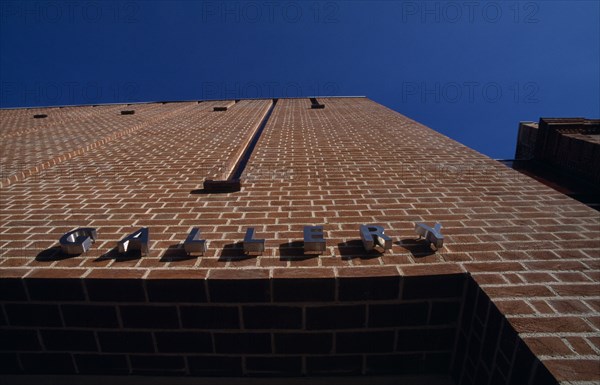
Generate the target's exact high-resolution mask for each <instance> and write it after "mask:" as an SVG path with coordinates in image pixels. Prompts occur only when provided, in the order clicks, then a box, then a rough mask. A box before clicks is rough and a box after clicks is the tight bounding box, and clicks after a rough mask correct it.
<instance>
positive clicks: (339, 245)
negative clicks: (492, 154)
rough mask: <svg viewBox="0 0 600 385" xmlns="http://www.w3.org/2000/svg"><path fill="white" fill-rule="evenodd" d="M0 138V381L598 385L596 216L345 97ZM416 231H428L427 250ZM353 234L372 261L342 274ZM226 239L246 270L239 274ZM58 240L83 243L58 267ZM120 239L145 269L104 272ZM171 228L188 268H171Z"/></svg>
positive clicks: (32, 123)
mask: <svg viewBox="0 0 600 385" xmlns="http://www.w3.org/2000/svg"><path fill="white" fill-rule="evenodd" d="M319 107H324V108H319ZM0 125H1V130H0V135H1V138H2V140H1V149H2V153H1V157H2V158H1V159H2V161H1V165H2V170H1V171H2V175H1V181H0V183H1V190H0V191H1V197H0V205H1V206H0V209H1V211H0V217H1V221H0V304H1V307H0V372H1V373H2V374H1V377H0V380H2V382H6V383H11V382H12V383H18V382H19V381H21V383H22V381H23V379H24V378H25V379H27V380H28V381H30V382H35V381H36V380H39V381H41V380H40V379H44V378H46V379H47V378H48V377H47V376H49V375H56V376H61V377H58V378H59V379H62V380H63V381H66V380H67V379H69V378H70V377H68V376H72V375H77V376H78V377H77V379H78V380H77V381H79V382H84V381H87V382H88V383H105V381H106V380H105V379H104V378H105V377H104V376H107V375H111V376H115V375H116V376H130V377H127V381H129V382H133V381H134V380H135V378H136V377H131V376H132V375H142V376H145V375H153V376H169V377H168V380H166V381H165V383H177V381H184V380H185V378H186V377H189V376H195V377H197V378H199V379H200V378H206V377H207V378H214V377H215V376H227V377H237V378H238V380H237V381H239V382H238V383H247V382H252V381H251V379H252V378H255V377H260V378H261V379H262V378H263V377H282V376H285V377H288V376H292V377H295V378H294V381H299V382H301V381H302V379H306V380H305V382H304V383H313V382H314V381H316V380H312V378H320V377H324V378H325V380H323V383H348V381H349V380H348V379H347V378H346V376H352V381H355V382H357V383H358V382H359V381H363V382H364V383H378V382H377V381H380V382H381V381H387V380H389V379H393V380H394V382H395V383H405V384H413V383H415V384H416V383H426V384H476V385H480V384H523V385H526V384H536V385H537V384H554V383H561V384H567V383H568V384H571V383H573V384H597V383H598V381H600V361H599V359H600V284H599V282H600V252H599V251H600V230H599V226H600V220H599V216H598V212H597V211H595V210H593V209H591V208H589V207H587V206H585V205H584V204H581V203H579V202H577V201H575V200H573V199H572V198H570V197H568V196H566V195H564V194H561V193H560V192H557V191H556V190H553V189H551V188H549V187H547V186H545V185H544V184H542V183H539V182H537V181H535V180H533V179H531V178H529V177H527V176H524V175H522V174H520V173H518V172H516V171H514V170H512V169H510V168H507V167H505V166H504V165H502V164H500V163H498V162H496V161H494V160H491V159H489V158H487V157H485V156H483V155H481V154H479V153H477V152H476V151H473V150H471V149H469V148H467V147H465V146H463V145H461V144H459V143H456V142H455V141H453V140H451V139H449V138H447V137H445V136H443V135H441V134H439V133H437V132H435V131H433V130H431V129H429V128H427V127H425V126H423V125H421V124H419V123H417V122H414V121H412V120H410V119H408V118H406V117H404V116H402V115H400V114H398V113H396V112H394V111H391V110H389V109H387V108H385V107H383V106H381V105H379V104H377V103H375V102H373V101H371V100H369V99H367V98H323V99H319V100H318V101H317V100H313V101H310V100H309V99H280V100H277V101H272V100H242V101H237V102H236V101H202V102H196V101H194V102H177V103H175V102H173V103H148V104H135V105H103V106H82V107H57V108H39V109H37V108H36V109H13V110H1V111H0ZM238 177H239V178H238ZM237 179H240V181H241V189H240V188H239V186H237ZM207 180H213V181H216V182H212V183H213V184H211V182H208V183H205V181H207ZM232 186H233V187H232ZM228 189H229V191H227V190H228ZM237 190H239V191H237ZM416 222H424V223H426V224H428V225H430V226H432V227H433V225H434V224H435V223H438V222H439V223H441V224H442V226H443V227H442V230H441V233H442V234H443V236H444V244H443V246H442V247H440V248H438V249H436V248H435V247H432V246H431V245H430V244H428V242H427V241H425V240H423V239H421V238H419V237H418V236H417V234H416V233H415V223H416ZM361 224H376V225H379V226H382V227H383V228H385V234H386V235H387V236H389V237H390V239H391V245H390V246H391V249H390V250H387V251H385V252H383V249H382V248H381V247H376V248H375V250H372V251H366V249H365V247H364V243H363V241H362V240H361V234H360V232H359V230H360V225H361ZM305 226H323V238H324V241H325V247H324V249H323V250H322V251H320V252H319V251H309V252H306V250H305V247H306V246H307V243H305V242H304V241H303V240H304V229H305ZM249 227H251V228H254V229H255V234H254V239H264V250H263V251H262V252H256V251H255V252H251V253H245V252H244V246H246V245H247V244H250V242H244V237H245V235H246V231H247V228H249ZM77 228H95V229H96V230H97V239H96V240H95V242H94V243H93V244H92V245H91V248H90V249H89V250H88V251H87V252H85V253H83V254H81V255H76V256H71V255H68V254H66V253H63V252H62V251H61V247H60V246H59V239H60V238H61V236H62V235H63V234H65V233H67V232H69V231H71V230H73V229H77ZM141 228H147V229H148V232H149V242H148V247H149V248H148V250H147V252H146V250H144V249H143V247H141V246H140V244H141V243H143V242H142V241H141V236H139V237H138V238H136V239H130V240H129V241H130V242H129V243H128V244H123V245H121V247H122V248H124V247H129V248H130V249H134V250H129V251H127V252H126V253H120V252H119V247H117V242H119V241H120V240H122V239H124V238H125V237H127V236H128V235H129V234H135V235H136V236H138V235H140V234H141V232H140V230H139V229H141ZM193 228H198V229H200V237H201V238H202V239H204V240H206V242H205V245H206V246H207V247H206V251H205V252H204V253H203V255H199V254H198V253H192V254H191V255H190V254H188V253H187V252H186V248H185V247H184V246H183V245H182V244H183V243H184V241H185V240H186V238H187V237H188V235H189V233H190V231H191V230H192V229H193ZM246 241H248V239H247V240H246ZM316 243H318V245H317V249H318V247H320V246H319V245H321V244H322V243H319V242H316ZM128 245H129V246H128ZM138 248H139V249H141V250H135V249H138ZM313 250H314V249H313ZM37 376H40V377H37ZM380 376H381V377H380ZM111 378H113V377H111ZM246 379H250V380H246ZM103 381H104V382H103ZM139 381H140V383H143V382H144V380H143V379H142V380H139ZM198 381H200V380H198ZM208 381H209V382H210V380H208ZM243 381H246V382H243ZM261 381H262V380H261ZM264 381H266V382H267V383H268V381H267V380H264ZM311 381H312V382H311ZM335 381H337V382H335ZM232 383H233V382H232ZM316 383H318V382H316ZM381 383H383V382H381Z"/></svg>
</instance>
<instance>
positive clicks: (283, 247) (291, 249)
mask: <svg viewBox="0 0 600 385" xmlns="http://www.w3.org/2000/svg"><path fill="white" fill-rule="evenodd" d="M279 256H280V257H279V259H280V260H282V261H304V260H306V259H311V258H317V257H318V256H319V254H316V253H310V254H304V242H303V241H293V242H286V243H282V244H280V245H279Z"/></svg>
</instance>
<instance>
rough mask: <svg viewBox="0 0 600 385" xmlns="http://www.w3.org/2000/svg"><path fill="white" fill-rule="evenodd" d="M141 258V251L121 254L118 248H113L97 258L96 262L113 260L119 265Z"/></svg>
mask: <svg viewBox="0 0 600 385" xmlns="http://www.w3.org/2000/svg"><path fill="white" fill-rule="evenodd" d="M140 258H142V252H141V250H130V251H127V252H125V253H119V249H118V248H117V247H113V248H112V249H110V250H109V251H107V252H106V253H104V254H102V255H101V256H99V257H98V258H96V259H95V260H94V262H102V261H107V260H110V259H113V260H114V261H115V263H119V262H128V261H133V260H136V259H140Z"/></svg>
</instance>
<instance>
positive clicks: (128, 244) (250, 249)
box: [59, 223, 444, 255]
mask: <svg viewBox="0 0 600 385" xmlns="http://www.w3.org/2000/svg"><path fill="white" fill-rule="evenodd" d="M441 229H442V225H441V224H439V223H436V224H435V225H434V226H433V227H430V226H428V225H426V224H425V223H415V232H416V233H417V234H418V235H419V237H423V238H424V239H425V240H426V241H427V242H429V243H430V244H432V245H433V246H435V247H436V249H439V248H441V247H442V246H443V244H444V236H443V235H442V233H441ZM359 236H360V239H361V240H362V244H363V247H364V248H365V250H366V251H371V250H376V248H378V249H379V250H382V251H383V252H385V251H387V250H390V249H391V248H392V239H391V238H390V237H389V236H387V235H386V234H385V229H384V228H383V227H382V226H377V225H360V226H359ZM97 238H98V232H97V231H96V229H95V228H91V227H80V228H78V229H75V230H72V231H69V232H68V233H65V234H63V236H62V237H60V240H59V243H60V248H61V251H62V252H63V253H64V254H68V255H79V254H83V253H85V252H87V251H88V250H89V249H90V248H91V245H92V243H94V242H95V241H96V239H97ZM326 247H327V240H326V239H325V234H324V232H323V226H304V252H305V253H315V254H318V253H322V252H324V251H325V249H326ZM117 248H118V251H119V253H127V252H129V251H132V250H138V251H139V252H140V253H141V254H142V255H148V254H149V252H150V229H149V228H148V227H142V228H140V229H139V230H137V231H134V232H133V233H131V234H129V235H127V236H126V237H125V238H123V239H121V240H120V241H119V242H117ZM243 248H244V253H247V254H250V253H262V252H263V251H264V250H265V240H264V239H260V238H256V231H255V229H254V228H253V227H249V228H247V229H246V234H245V235H244V241H243ZM183 249H184V250H185V252H186V253H187V254H188V255H204V253H205V252H206V251H207V249H208V244H207V241H206V240H205V239H202V238H201V235H200V229H199V228H197V227H194V228H193V229H192V231H190V233H189V234H188V236H187V238H186V239H185V241H184V242H183Z"/></svg>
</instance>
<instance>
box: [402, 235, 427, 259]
mask: <svg viewBox="0 0 600 385" xmlns="http://www.w3.org/2000/svg"><path fill="white" fill-rule="evenodd" d="M396 245H398V246H400V247H402V248H404V249H406V250H408V251H409V252H410V253H411V254H412V256H413V257H415V258H423V257H427V256H429V255H432V254H435V251H434V250H432V249H431V245H430V244H429V242H427V241H426V240H424V239H416V238H404V239H401V240H399V241H398V242H396Z"/></svg>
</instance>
